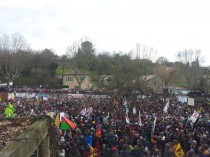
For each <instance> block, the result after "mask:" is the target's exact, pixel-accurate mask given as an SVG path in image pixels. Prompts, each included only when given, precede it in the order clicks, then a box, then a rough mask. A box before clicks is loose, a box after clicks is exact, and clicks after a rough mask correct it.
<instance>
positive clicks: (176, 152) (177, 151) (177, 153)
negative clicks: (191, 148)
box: [173, 143, 184, 157]
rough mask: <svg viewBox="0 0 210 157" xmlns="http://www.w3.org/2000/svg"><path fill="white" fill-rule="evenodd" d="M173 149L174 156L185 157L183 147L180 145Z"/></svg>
mask: <svg viewBox="0 0 210 157" xmlns="http://www.w3.org/2000/svg"><path fill="white" fill-rule="evenodd" d="M173 149H174V155H175V156H176V157H183V156H184V151H183V149H182V146H181V144H180V143H178V144H176V145H174V146H173Z"/></svg>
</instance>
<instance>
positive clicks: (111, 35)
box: [0, 0, 210, 65]
mask: <svg viewBox="0 0 210 157" xmlns="http://www.w3.org/2000/svg"><path fill="white" fill-rule="evenodd" d="M0 20H1V24H0V34H1V35H3V34H10V33H15V32H18V33H20V34H21V35H23V36H24V37H25V38H26V39H27V41H28V43H30V45H31V48H32V49H35V50H41V49H44V48H49V49H53V50H54V51H55V52H56V54H58V55H62V54H65V52H66V49H67V46H70V45H71V44H72V43H73V42H74V41H78V40H79V39H80V38H83V37H89V39H91V41H93V42H94V45H95V47H96V49H97V50H98V52H101V51H103V50H105V51H110V52H113V51H125V52H128V51H130V50H131V49H135V47H136V44H137V43H140V44H146V45H148V46H152V47H154V48H155V49H157V51H158V55H157V56H164V57H166V58H168V59H169V60H170V61H175V55H176V53H177V51H180V50H184V49H189V48H192V49H200V50H201V51H202V54H203V56H205V65H210V0H6V1H5V0H0Z"/></svg>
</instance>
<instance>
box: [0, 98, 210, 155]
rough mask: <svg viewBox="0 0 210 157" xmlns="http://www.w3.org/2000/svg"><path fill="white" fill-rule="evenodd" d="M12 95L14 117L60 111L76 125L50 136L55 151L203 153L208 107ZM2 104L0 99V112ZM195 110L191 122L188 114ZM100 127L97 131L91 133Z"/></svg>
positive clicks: (208, 139)
mask: <svg viewBox="0 0 210 157" xmlns="http://www.w3.org/2000/svg"><path fill="white" fill-rule="evenodd" d="M166 103H167V102H164V100H162V99H159V98H155V99H154V98H152V97H150V98H145V99H143V100H137V99H135V98H125V97H123V96H116V97H114V98H112V97H104V98H100V99H93V98H85V99H78V98H67V97H64V98H48V100H37V99H25V98H21V99H16V100H15V101H13V102H12V104H13V106H14V108H15V113H14V114H15V117H20V116H26V115H46V114H47V113H49V112H53V113H55V116H56V115H57V114H58V113H61V112H64V113H65V115H66V116H67V117H68V119H69V120H71V121H72V122H73V123H74V124H75V125H76V128H75V129H72V128H71V127H70V128H69V129H65V130H62V129H61V127H60V126H58V128H57V131H56V132H57V133H56V134H55V135H56V137H55V138H57V139H59V140H58V143H57V144H58V148H57V155H58V156H66V157H99V156H100V157H109V156H110V157H184V156H185V157H209V156H210V134H209V133H210V115H209V113H210V107H209V105H208V104H206V103H203V102H199V103H195V105H194V106H190V105H187V104H185V103H179V102H178V101H177V100H176V99H170V100H169V102H168V108H167V111H166V112H165V110H164V108H165V106H166ZM6 106H7V103H6V102H4V103H1V105H0V113H1V114H2V115H3V113H4V109H5V107H6ZM194 111H197V113H199V116H198V118H196V120H195V121H194V122H193V121H192V120H191V119H190V117H191V116H192V115H193V113H194ZM99 129H100V131H101V133H100V134H99V135H97V134H96V132H97V131H98V130H99Z"/></svg>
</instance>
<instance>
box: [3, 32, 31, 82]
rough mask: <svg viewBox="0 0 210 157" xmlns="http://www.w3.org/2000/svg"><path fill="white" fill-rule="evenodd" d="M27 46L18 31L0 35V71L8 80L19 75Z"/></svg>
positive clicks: (12, 79)
mask: <svg viewBox="0 0 210 157" xmlns="http://www.w3.org/2000/svg"><path fill="white" fill-rule="evenodd" d="M27 49H28V46H27V43H26V40H25V39H24V37H23V36H21V35H20V34H18V33H15V34H12V35H10V36H9V35H3V36H2V37H0V73H1V74H2V75H3V76H4V77H5V78H6V79H7V80H8V81H9V82H12V81H14V79H15V78H17V77H19V75H20V73H21V70H22V69H23V68H24V58H23V54H24V53H25V52H26V51H27Z"/></svg>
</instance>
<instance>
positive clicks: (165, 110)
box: [163, 101, 169, 113]
mask: <svg viewBox="0 0 210 157" xmlns="http://www.w3.org/2000/svg"><path fill="white" fill-rule="evenodd" d="M168 108H169V101H168V102H167V103H166V105H165V107H164V109H163V111H164V112H165V113H168Z"/></svg>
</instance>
